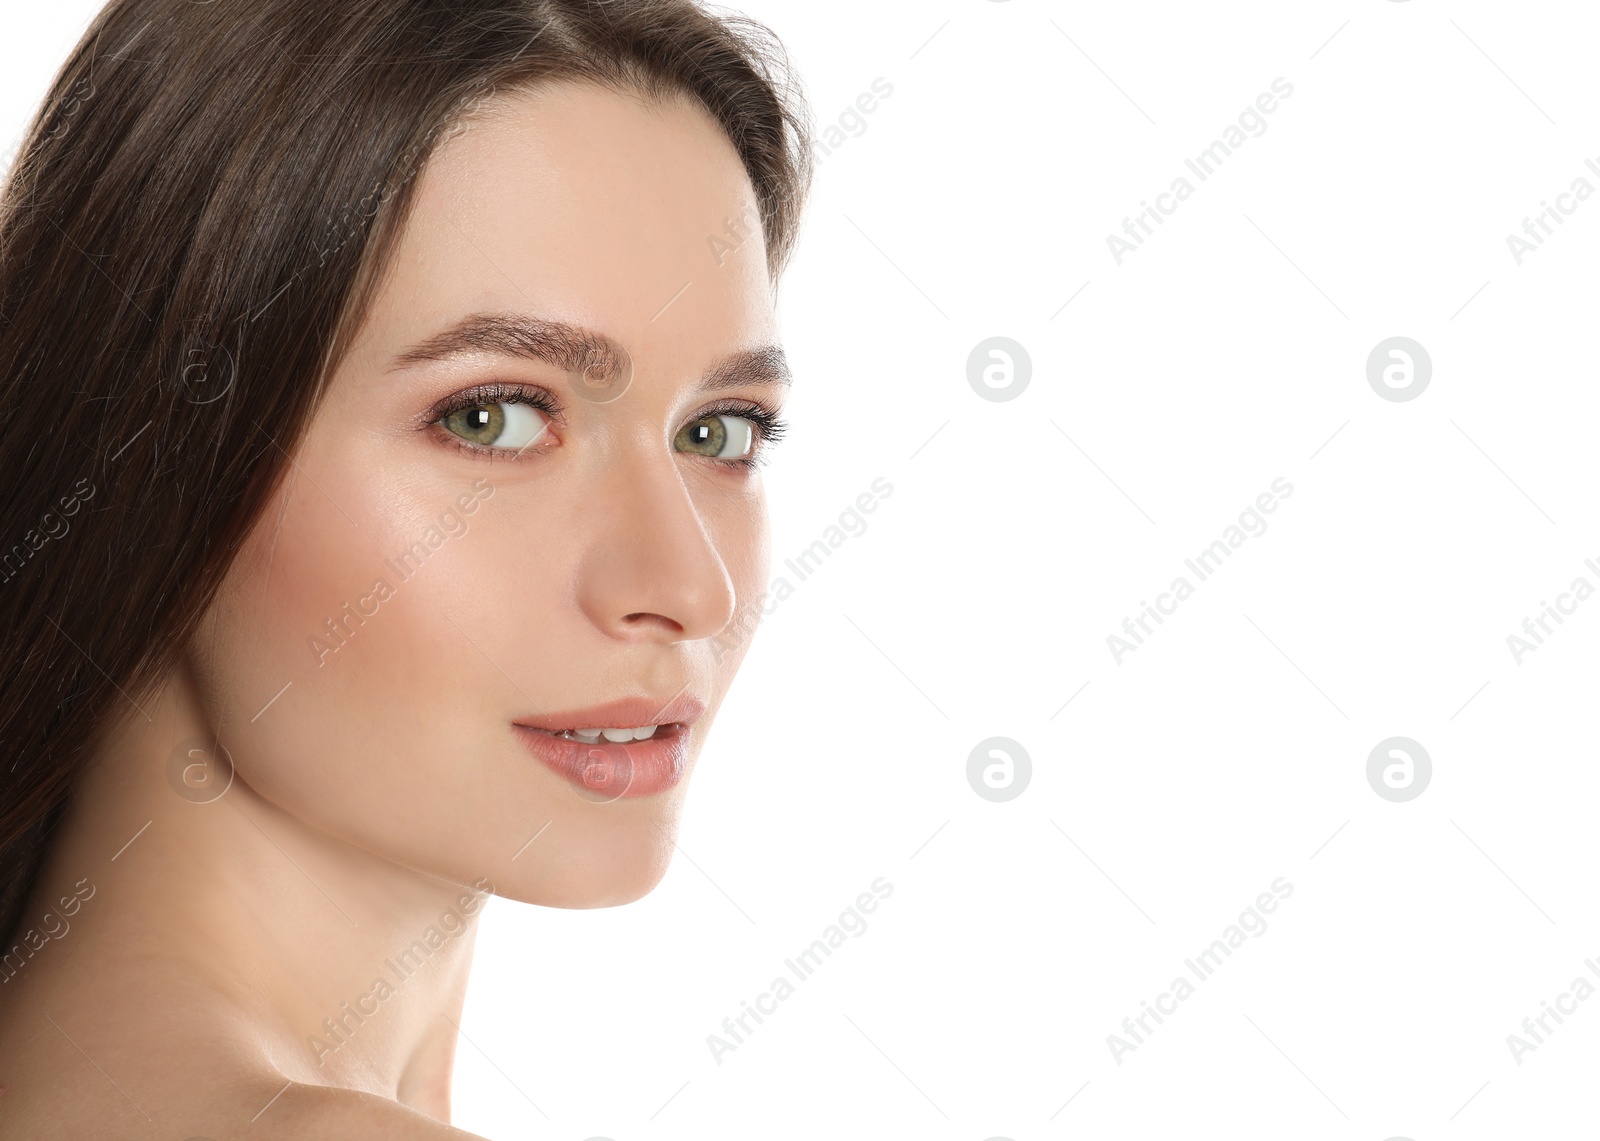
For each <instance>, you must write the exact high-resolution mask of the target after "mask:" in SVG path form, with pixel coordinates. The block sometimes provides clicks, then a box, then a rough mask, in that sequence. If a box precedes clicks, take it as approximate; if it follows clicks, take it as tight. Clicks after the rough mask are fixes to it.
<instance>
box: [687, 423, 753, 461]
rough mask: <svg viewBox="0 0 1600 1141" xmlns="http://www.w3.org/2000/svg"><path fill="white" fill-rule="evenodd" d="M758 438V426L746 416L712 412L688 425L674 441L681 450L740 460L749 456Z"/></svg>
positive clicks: (717, 457) (723, 458) (716, 457)
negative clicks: (756, 427)
mask: <svg viewBox="0 0 1600 1141" xmlns="http://www.w3.org/2000/svg"><path fill="white" fill-rule="evenodd" d="M755 439H756V433H755V426H754V425H753V424H752V423H751V422H750V421H749V420H747V419H745V418H744V417H743V416H728V415H713V416H702V417H700V419H698V420H692V421H690V422H689V423H687V424H685V425H684V426H683V427H682V428H680V429H679V430H678V435H677V438H676V439H674V440H673V441H672V443H673V446H674V447H675V448H677V449H678V451H680V452H692V453H694V454H695V455H697V456H707V457H709V458H711V459H715V460H737V459H743V458H745V457H746V456H749V455H750V453H751V452H752V451H753V450H754V448H755Z"/></svg>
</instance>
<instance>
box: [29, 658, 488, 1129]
mask: <svg viewBox="0 0 1600 1141" xmlns="http://www.w3.org/2000/svg"><path fill="white" fill-rule="evenodd" d="M141 705H142V706H143V710H144V713H137V712H135V713H131V716H130V718H129V720H127V721H126V722H125V724H124V726H123V727H121V728H119V729H117V730H115V731H113V732H112V733H111V734H109V735H108V737H107V739H106V740H105V741H104V742H103V743H102V744H101V745H100V747H99V748H98V749H97V750H96V753H95V756H94V757H93V759H92V760H91V762H90V763H89V765H88V766H87V767H86V769H85V770H84V772H83V773H82V774H81V777H80V780H79V781H78V783H77V785H76V786H75V788H74V792H73V798H72V804H71V807H70V808H69V810H68V813H67V815H66V817H65V818H64V819H63V821H62V824H61V825H60V826H59V827H58V828H57V829H56V832H55V834H54V835H53V837H52V839H51V846H50V856H49V859H48V861H47V863H46V865H45V869H44V873H43V875H42V877H41V882H40V887H39V890H38V891H36V892H35V895H34V898H33V900H32V901H30V903H29V905H28V910H27V911H26V912H25V913H24V915H23V926H24V927H27V926H29V925H30V924H34V923H37V921H38V915H36V914H35V913H39V914H43V913H44V912H45V911H46V910H47V909H49V908H51V907H53V906H55V905H56V904H57V903H58V902H59V901H61V900H62V899H63V898H64V897H74V896H75V897H76V900H77V901H78V902H77V903H76V905H75V906H71V912H70V914H71V918H70V920H66V921H65V922H69V923H70V924H71V931H70V939H71V945H70V948H69V947H63V948H60V951H62V952H66V951H69V950H70V953H57V949H56V948H54V947H50V946H46V947H44V948H43V949H42V950H41V951H40V953H39V955H38V959H37V960H36V961H31V962H30V963H29V965H28V967H27V968H24V970H25V971H26V972H27V973H28V977H27V979H26V980H25V981H26V985H27V987H28V990H29V991H31V992H32V994H33V995H34V996H35V997H36V998H38V999H40V1000H41V1001H39V1002H31V1001H30V1002H29V1003H28V1006H29V1007H30V1008H35V1009H38V1010H40V1011H45V1010H48V1011H50V1012H51V1013H52V1017H54V1018H55V1019H56V1021H57V1022H61V1021H62V1018H63V1017H65V1018H68V1019H71V1020H72V1021H74V1023H75V1026H73V1027H68V1026H67V1025H65V1024H64V1023H63V1024H62V1025H61V1027H60V1028H61V1030H62V1031H63V1032H64V1033H68V1034H70V1035H72V1036H73V1037H74V1038H76V1037H77V1034H78V1033H81V1034H83V1035H86V1036H89V1037H93V1036H95V1035H96V1034H108V1033H109V1034H116V1033H118V1032H119V1031H121V1032H125V1033H135V1034H141V1035H148V1034H149V1033H150V1032H152V1031H156V1030H159V1032H160V1033H161V1034H162V1035H164V1036H167V1040H168V1041H172V1040H174V1039H181V1038H184V1037H186V1036H187V1037H190V1038H192V1039H194V1040H195V1041H197V1042H198V1041H201V1040H203V1041H204V1043H205V1044H206V1046H207V1047H208V1048H209V1049H210V1050H211V1051H212V1053H213V1056H215V1052H216V1051H217V1050H218V1049H219V1048H220V1049H221V1050H223V1051H227V1052H230V1053H232V1054H233V1055H234V1056H238V1052H240V1051H242V1052H243V1053H244V1055H245V1056H246V1057H247V1058H249V1059H253V1060H255V1061H257V1062H259V1063H261V1064H262V1066H263V1067H264V1068H267V1069H269V1070H270V1071H276V1073H277V1074H279V1075H281V1076H282V1077H283V1078H284V1079H285V1080H292V1081H297V1082H304V1083H309V1084H314V1085H324V1086H336V1087H342V1088H349V1089H356V1090H362V1091H364V1092H368V1093H373V1094H378V1095H380V1096H385V1097H389V1098H393V1099H396V1100H398V1101H400V1102H402V1103H404V1104H407V1105H410V1106H411V1107H413V1108H415V1109H417V1110H419V1111H420V1112H423V1113H426V1114H429V1115H430V1116H433V1117H435V1118H438V1119H439V1120H442V1121H447V1120H448V1118H449V1087H450V1071H451V1066H452V1063H453V1061H454V1049H455V1038H456V1026H457V1024H458V1023H459V1022H460V1018H461V1008H462V1003H463V1001H464V999H465V995H466V985H467V975H468V971H469V969H470V967H471V961H472V948H473V941H474V938H475V936H476V931H477V919H476V913H477V912H478V910H479V909H480V908H481V906H482V902H483V899H484V896H483V894H482V891H481V890H480V891H479V892H473V891H471V890H468V889H464V888H462V887H461V886H460V885H458V884H455V883H452V882H448V881H446V880H443V879H440V878H437V877H435V876H431V875H428V874H425V873H422V872H418V871H415V870H413V869H409V868H405V867H401V866H399V865H398V864H395V863H393V862H390V861H388V860H384V859H382V858H380V857H377V856H375V855H372V854H371V853H368V852H366V851H364V850H362V849H359V848H357V847H355V846H353V845H352V844H349V843H347V842H345V841H343V840H340V839H338V838H336V837H334V836H333V835H330V834H329V832H328V831H326V830H324V829H322V828H318V827H315V826H313V825H311V824H309V823H307V822H306V821H304V820H301V819H299V818H298V817H296V816H294V815H292V814H290V813H288V812H285V811H284V810H282V809H280V808H278V807H277V806H275V805H274V804H273V803H272V800H271V792H270V790H268V789H261V790H258V789H255V788H252V787H251V785H250V784H249V783H248V780H247V777H248V775H249V774H248V773H246V772H239V773H237V774H233V775H232V778H231V783H229V773H228V767H227V765H226V764H225V763H224V764H222V765H215V764H211V761H212V758H211V757H210V756H209V755H208V754H207V753H205V752H203V751H202V752H196V753H193V754H187V753H186V750H184V749H181V748H176V749H175V746H177V745H178V743H179V742H184V741H188V740H190V739H191V738H195V739H200V740H201V741H204V740H209V737H208V730H207V728H206V724H205V721H204V719H203V717H202V716H201V713H200V710H199V709H198V706H197V704H196V703H195V702H194V700H193V689H192V687H191V686H188V685H186V684H185V683H184V681H183V675H182V671H180V673H179V675H178V676H177V677H176V678H175V680H174V681H172V682H169V684H168V685H167V686H166V687H165V688H164V689H163V690H162V691H161V692H160V693H159V694H158V695H157V696H156V697H155V698H154V699H153V700H151V701H148V702H142V703H141ZM146 713H147V714H148V720H147V719H146V716H145V714H146ZM197 743H198V742H197ZM174 756H176V757H177V758H178V759H177V760H176V761H174V760H173V758H174ZM206 765H209V766H210V767H209V770H202V769H199V768H190V770H189V772H188V773H187V779H186V774H185V773H184V772H183V771H182V770H183V769H184V768H185V767H186V766H206ZM203 771H209V773H210V774H211V775H212V777H213V779H212V782H211V784H210V785H209V787H207V786H206V785H205V784H204V783H201V782H199V781H197V779H196V778H197V777H199V776H200V775H202V772H203ZM197 783H198V784H199V787H198V788H197V787H195V785H196V784H197ZM224 787H226V791H222V789H223V788H224ZM180 789H181V790H182V791H180ZM218 793H220V795H218ZM212 797H215V799H210V798H212ZM488 886H490V885H487V884H486V883H484V882H483V881H480V889H484V888H487V887H488ZM67 906H70V905H64V904H63V905H62V906H60V907H57V911H58V912H61V911H63V910H64V909H65V908H66V907H67ZM65 941H66V936H63V942H65ZM52 955H53V956H54V957H53V958H52V957H51V956H52ZM22 981H24V980H23V979H22V978H21V976H20V975H19V977H18V978H17V979H13V980H12V981H11V983H10V984H9V985H10V986H13V987H15V986H16V985H17V983H18V982H22ZM19 997H20V994H19ZM75 1010H79V1011H83V1012H84V1013H83V1014H82V1015H75V1014H73V1013H72V1012H73V1011H75ZM97 1010H98V1011H100V1012H102V1013H101V1014H96V1013H94V1012H95V1011H97ZM105 1011H115V1012H116V1013H115V1015H114V1016H112V1017H110V1018H109V1019H108V1018H107V1017H106V1016H105V1015H104V1014H103V1012H105ZM39 1021H40V1022H41V1024H44V1025H46V1026H47V1025H48V1024H47V1023H44V1020H43V1018H42V1017H41V1018H40V1020H39ZM219 1036H220V1038H221V1039H222V1041H219Z"/></svg>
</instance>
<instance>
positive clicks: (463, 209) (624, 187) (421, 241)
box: [374, 82, 775, 357]
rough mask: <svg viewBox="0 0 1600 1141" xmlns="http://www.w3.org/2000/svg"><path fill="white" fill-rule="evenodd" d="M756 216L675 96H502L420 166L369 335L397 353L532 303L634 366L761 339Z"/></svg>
mask: <svg viewBox="0 0 1600 1141" xmlns="http://www.w3.org/2000/svg"><path fill="white" fill-rule="evenodd" d="M758 217H759V212H758V208H757V204H756V199H755V194H754V191H753V189H752V188H751V185H750V181H749V178H748V176H747V175H746V174H745V171H744V167H743V164H742V163H741V162H740V160H739V156H738V153H737V152H736V151H735V150H734V148H733V145H732V143H731V142H730V141H729V140H728V138H727V137H726V135H725V134H724V133H723V131H722V129H721V127H720V126H719V125H718V124H717V123H716V122H715V120H713V119H712V118H711V116H710V115H709V114H708V113H707V112H706V111H705V110H704V109H703V108H700V107H699V106H698V105H697V104H695V103H693V102H691V101H689V100H687V99H683V98H672V99H668V100H665V101H658V100H647V99H646V98H645V97H643V96H640V95H635V94H631V93H629V94H623V93H618V92H615V91H610V90H607V89H604V88H600V87H597V86H593V85H589V84H582V83H569V82H562V83H555V84H549V85H545V86H542V87H540V88H537V89H535V90H532V91H519V92H515V93H505V94H500V95H497V96H495V97H494V98H493V99H492V100H490V101H489V102H488V103H487V104H486V105H484V106H483V107H481V108H480V109H479V110H478V111H477V113H475V114H474V116H473V118H472V120H471V122H470V123H469V124H468V125H467V127H466V129H465V130H464V131H461V132H459V133H456V134H454V135H453V136H452V137H451V138H449V139H448V140H447V141H446V142H445V143H443V144H442V145H441V146H440V147H439V149H438V151H437V152H436V153H435V154H434V155H433V156H432V157H431V158H430V159H429V160H428V163H427V165H426V166H425V167H424V168H423V172H422V174H421V175H420V176H419V178H418V185H417V189H416V197H415V202H414V205H413V209H412V213H411V216H410V218H409V220H408V222H407V225H406V229H405V232H404V233H403V234H402V236H401V240H400V244H399V247H398V249H397V250H396V253H395V258H394V262H393V268H392V271H391V274H390V276H389V277H388V278H387V281H386V286H385V290H384V295H383V296H381V297H380V299H379V304H378V306H377V310H378V312H377V313H375V318H376V319H377V321H378V323H379V327H378V328H376V329H374V333H375V334H376V339H377V340H378V341H380V342H383V341H387V342H389V343H391V344H394V343H399V342H401V341H405V342H407V343H409V342H411V341H415V340H418V339H420V338H421V337H423V336H426V335H428V334H429V333H430V332H432V331H434V330H436V329H438V328H441V327H444V326H447V325H450V324H453V323H454V322H455V321H456V320H458V319H459V318H460V317H461V316H462V315H464V314H467V313H472V312H513V311H525V312H526V311H531V312H536V313H539V314H541V315H544V316H546V317H549V318H552V319H555V320H564V321H568V322H571V323H573V324H577V325H582V326H585V327H589V328H595V329H599V330H601V331H603V332H605V333H606V334H608V335H610V336H611V337H613V338H615V339H617V340H618V341H620V342H621V343H622V344H624V345H625V346H627V348H628V349H629V351H630V352H632V353H633V354H634V355H635V356H636V357H639V356H641V355H650V354H652V353H656V352H660V353H676V354H680V355H682V354H687V355H689V356H695V357H709V356H715V355H720V354H721V353H723V352H726V351H728V350H730V349H736V348H742V347H747V346H748V345H753V344H757V343H764V342H766V341H769V340H772V339H774V334H775V329H774V324H775V322H774V318H773V310H772V295H771V287H770V283H769V280H768V276H767V263H766V251H765V246H764V243H763V241H762V237H761V233H760V227H759V223H758V222H757V221H756V219H757V218H758ZM741 229H742V233H743V234H744V237H743V238H741V236H740V234H741Z"/></svg>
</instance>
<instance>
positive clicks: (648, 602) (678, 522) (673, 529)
mask: <svg viewBox="0 0 1600 1141" xmlns="http://www.w3.org/2000/svg"><path fill="white" fill-rule="evenodd" d="M619 458H620V457H619ZM594 492H595V494H596V495H597V496H599V497H600V498H599V499H598V501H597V502H598V503H601V504H604V507H603V509H599V510H596V511H594V512H593V513H592V514H591V515H590V517H589V519H590V522H589V524H588V526H589V527H591V528H593V531H592V533H591V534H590V535H589V542H588V544H587V548H586V550H585V551H584V554H583V557H582V559H581V561H580V563H579V566H578V575H579V578H578V583H577V591H578V598H579V605H580V606H581V608H582V609H583V612H584V613H585V614H586V615H587V616H588V618H589V620H590V621H591V622H593V623H594V625H595V626H596V627H597V628H599V629H600V630H601V631H603V632H604V633H605V634H607V635H609V636H610V637H613V638H619V639H622V640H625V641H646V640H653V641H658V642H663V643H667V642H688V641H695V640H698V639H702V638H713V637H715V636H716V635H718V634H720V633H721V632H722V631H723V630H724V629H725V628H726V627H727V625H728V623H729V622H730V621H732V619H733V613H734V608H735V605H736V602H737V599H736V597H735V590H734V585H733V579H732V578H731V577H730V576H729V574H728V568H727V566H726V564H724V562H723V560H722V556H721V555H720V554H719V553H718V551H717V547H716V543H715V542H714V541H713V538H712V536H711V534H710V533H709V532H708V531H707V530H706V526H705V521H704V519H702V517H701V513H700V512H699V510H698V509H697V508H696V506H695V502H694V498H693V496H692V495H691V494H690V491H689V488H688V487H687V486H685V484H684V481H683V478H682V477H681V475H680V474H679V472H678V470H677V467H676V465H674V464H673V462H672V460H671V458H670V457H667V456H663V457H660V458H651V459H648V460H647V459H643V458H640V459H637V460H635V461H634V462H616V460H615V459H614V460H613V462H612V463H611V464H608V465H607V472H606V474H605V476H604V477H603V478H602V479H601V480H600V481H598V483H597V484H596V486H595V488H594Z"/></svg>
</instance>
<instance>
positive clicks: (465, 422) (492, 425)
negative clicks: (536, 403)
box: [439, 401, 550, 451]
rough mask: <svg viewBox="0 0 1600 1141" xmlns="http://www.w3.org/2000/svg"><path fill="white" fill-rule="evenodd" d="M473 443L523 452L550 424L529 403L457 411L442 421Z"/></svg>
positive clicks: (502, 403)
mask: <svg viewBox="0 0 1600 1141" xmlns="http://www.w3.org/2000/svg"><path fill="white" fill-rule="evenodd" d="M439 422H440V423H441V424H443V425H444V427H445V428H446V429H447V430H448V431H450V432H451V433H453V434H454V435H457V436H460V437H461V438H462V439H463V440H466V441H467V442H468V443H470V444H477V445H478V446H479V447H483V448H509V449H512V450H514V451H521V450H522V449H523V448H526V447H527V446H528V445H529V444H532V443H533V442H534V441H535V440H537V439H538V438H539V437H540V435H542V434H543V433H544V430H545V428H546V427H548V426H549V423H550V421H549V420H548V419H547V418H546V417H545V415H544V414H543V413H542V412H540V411H539V410H538V409H536V408H533V407H530V406H529V405H527V404H518V403H507V402H504V401H502V402H499V403H495V404H474V405H472V406H471V407H468V408H461V409H457V410H456V411H454V412H451V413H449V414H448V415H446V416H444V417H443V418H442V419H441V420H440V421H439Z"/></svg>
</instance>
